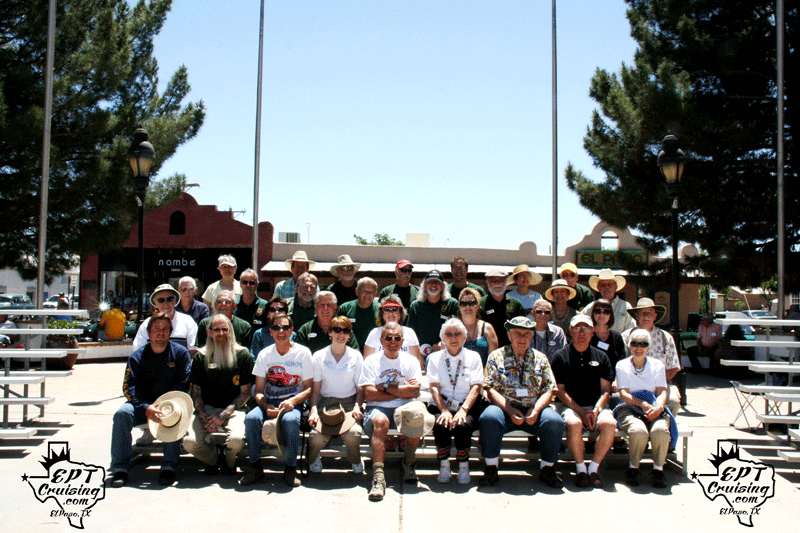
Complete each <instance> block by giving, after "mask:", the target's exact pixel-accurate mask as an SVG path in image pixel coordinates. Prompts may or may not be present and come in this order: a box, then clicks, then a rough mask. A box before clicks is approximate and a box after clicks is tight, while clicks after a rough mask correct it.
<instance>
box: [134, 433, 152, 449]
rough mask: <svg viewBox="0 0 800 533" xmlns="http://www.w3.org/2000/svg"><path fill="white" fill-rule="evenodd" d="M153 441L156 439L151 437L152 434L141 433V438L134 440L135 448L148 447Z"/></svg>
mask: <svg viewBox="0 0 800 533" xmlns="http://www.w3.org/2000/svg"><path fill="white" fill-rule="evenodd" d="M155 440H156V439H155V438H154V437H153V434H152V433H150V432H149V431H145V432H144V433H142V436H141V437H139V438H138V439H136V445H137V446H149V445H151V444H153V441H155Z"/></svg>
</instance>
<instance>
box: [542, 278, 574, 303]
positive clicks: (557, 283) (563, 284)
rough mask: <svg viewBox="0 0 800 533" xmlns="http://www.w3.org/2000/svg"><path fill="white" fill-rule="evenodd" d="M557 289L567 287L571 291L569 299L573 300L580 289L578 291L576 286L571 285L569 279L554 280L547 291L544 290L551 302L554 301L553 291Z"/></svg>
mask: <svg viewBox="0 0 800 533" xmlns="http://www.w3.org/2000/svg"><path fill="white" fill-rule="evenodd" d="M555 289H567V290H568V291H569V298H568V299H569V300H572V299H573V298H575V296H577V294H578V291H576V290H575V288H574V287H570V286H569V284H568V283H567V280H564V279H557V280H555V281H554V282H553V284H552V285H550V287H548V288H547V290H546V291H544V297H545V298H547V299H548V300H550V301H551V302H552V301H554V300H553V291H554V290H555Z"/></svg>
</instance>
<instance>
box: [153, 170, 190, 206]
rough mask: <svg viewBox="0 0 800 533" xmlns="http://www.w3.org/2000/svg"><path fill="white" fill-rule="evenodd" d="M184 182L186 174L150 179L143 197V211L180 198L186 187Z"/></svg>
mask: <svg viewBox="0 0 800 533" xmlns="http://www.w3.org/2000/svg"><path fill="white" fill-rule="evenodd" d="M186 183H187V182H186V174H173V175H172V176H168V177H166V178H164V179H160V180H157V181H151V182H150V186H149V187H147V195H146V196H145V198H144V210H145V212H148V211H152V210H153V209H155V208H156V207H161V206H162V205H167V204H168V203H170V202H171V201H173V200H177V199H178V198H180V197H181V195H182V194H183V191H184V189H185V188H186Z"/></svg>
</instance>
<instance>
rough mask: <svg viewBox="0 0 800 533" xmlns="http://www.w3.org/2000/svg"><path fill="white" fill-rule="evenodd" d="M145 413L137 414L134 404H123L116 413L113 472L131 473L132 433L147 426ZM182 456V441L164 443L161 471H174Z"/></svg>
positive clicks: (112, 430)
mask: <svg viewBox="0 0 800 533" xmlns="http://www.w3.org/2000/svg"><path fill="white" fill-rule="evenodd" d="M146 423H147V418H145V416H144V413H142V414H141V415H139V414H136V413H135V411H134V408H133V404H132V403H130V402H127V403H124V404H122V406H121V407H120V408H119V409H117V412H116V413H114V424H113V426H112V427H111V470H112V471H114V472H126V473H127V472H129V471H130V469H131V441H132V438H131V431H132V430H133V427H134V426H139V425H141V424H146ZM180 454H181V441H180V440H178V441H176V442H165V443H164V459H163V460H162V461H161V470H172V471H173V472H174V471H175V468H176V467H177V466H178V457H180Z"/></svg>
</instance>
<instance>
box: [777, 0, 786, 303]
mask: <svg viewBox="0 0 800 533" xmlns="http://www.w3.org/2000/svg"><path fill="white" fill-rule="evenodd" d="M783 15H784V12H783V0H777V1H776V6H775V33H776V34H777V39H778V44H777V48H778V54H777V59H778V149H777V166H778V169H777V170H778V309H776V313H775V314H776V315H777V316H778V318H783V311H784V309H783V308H784V287H783V274H784V271H783V269H784V265H785V261H786V259H785V257H784V248H785V247H786V235H785V232H786V229H785V228H786V223H785V206H784V184H783V165H784V161H783V158H784V153H783V107H784V104H783V46H784V44H783V36H784V31H785V29H784V25H785V23H784V19H783Z"/></svg>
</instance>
